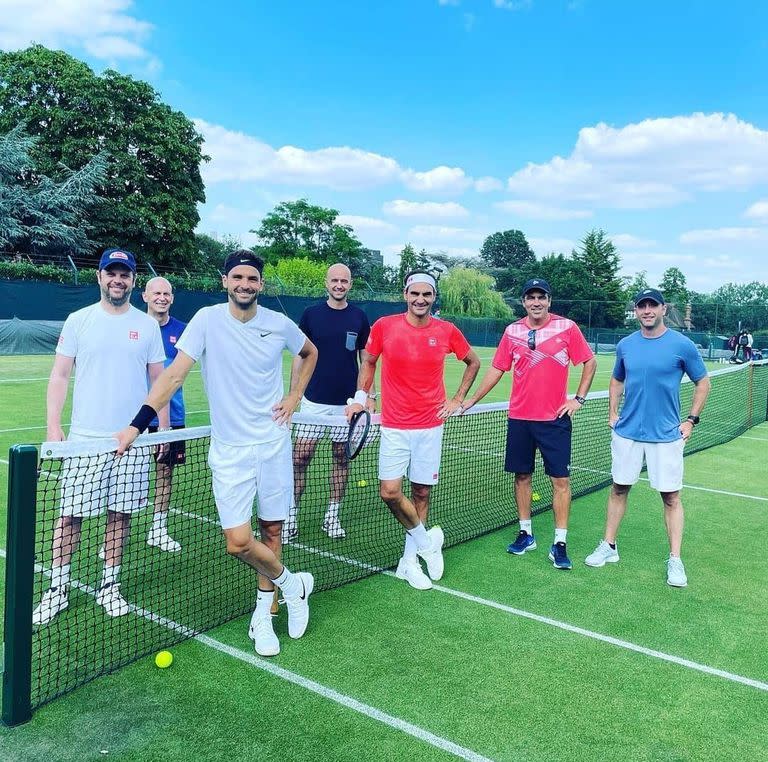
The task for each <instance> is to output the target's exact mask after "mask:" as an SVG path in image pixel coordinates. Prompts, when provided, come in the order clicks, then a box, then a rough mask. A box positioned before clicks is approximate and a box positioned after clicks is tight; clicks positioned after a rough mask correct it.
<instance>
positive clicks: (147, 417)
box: [131, 405, 157, 434]
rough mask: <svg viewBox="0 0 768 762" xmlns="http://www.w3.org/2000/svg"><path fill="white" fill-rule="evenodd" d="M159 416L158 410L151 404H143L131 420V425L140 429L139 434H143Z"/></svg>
mask: <svg viewBox="0 0 768 762" xmlns="http://www.w3.org/2000/svg"><path fill="white" fill-rule="evenodd" d="M156 417H157V411H156V410H155V409H154V408H153V407H151V406H150V405H142V406H141V409H140V410H139V412H138V413H136V417H135V418H134V419H133V420H132V421H131V426H133V428H134V429H138V430H139V434H143V433H144V432H145V431H146V430H147V426H149V424H150V423H152V421H153V420H154V419H155V418H156Z"/></svg>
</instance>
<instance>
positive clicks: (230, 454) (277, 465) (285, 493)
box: [208, 437, 293, 529]
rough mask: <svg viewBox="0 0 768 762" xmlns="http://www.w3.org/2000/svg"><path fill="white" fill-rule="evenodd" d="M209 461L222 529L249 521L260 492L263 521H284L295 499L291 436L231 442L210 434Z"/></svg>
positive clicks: (259, 512) (259, 514)
mask: <svg viewBox="0 0 768 762" xmlns="http://www.w3.org/2000/svg"><path fill="white" fill-rule="evenodd" d="M208 465H209V466H210V467H211V472H212V474H213V497H214V498H215V500H216V508H217V509H218V511H219V519H220V520H221V526H222V528H223V529H233V528H234V527H238V526H240V525H241V524H249V523H250V521H251V518H252V516H253V500H254V498H255V497H256V495H257V494H258V496H259V509H258V516H259V518H260V519H262V520H263V521H285V519H287V518H288V510H289V508H290V505H291V502H292V501H293V464H292V458H291V439H290V437H281V438H280V439H276V440H274V441H272V442H264V443H262V444H251V445H228V444H224V443H223V442H219V441H217V440H216V439H213V438H211V447H210V450H209V451H208Z"/></svg>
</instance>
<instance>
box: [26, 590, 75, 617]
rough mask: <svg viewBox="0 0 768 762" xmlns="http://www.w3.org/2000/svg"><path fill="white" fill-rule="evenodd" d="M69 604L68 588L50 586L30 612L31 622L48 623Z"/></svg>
mask: <svg viewBox="0 0 768 762" xmlns="http://www.w3.org/2000/svg"><path fill="white" fill-rule="evenodd" d="M67 606H69V590H68V589H67V588H66V587H65V586H63V585H62V586H61V587H52V588H50V589H49V590H47V591H46V592H45V593H43V597H42V598H41V599H40V603H39V604H38V605H37V608H36V609H35V610H34V611H33V612H32V624H34V625H42V624H48V622H50V621H51V620H52V619H53V618H54V617H55V616H56V615H57V614H60V613H61V612H62V611H64V609H66V608H67Z"/></svg>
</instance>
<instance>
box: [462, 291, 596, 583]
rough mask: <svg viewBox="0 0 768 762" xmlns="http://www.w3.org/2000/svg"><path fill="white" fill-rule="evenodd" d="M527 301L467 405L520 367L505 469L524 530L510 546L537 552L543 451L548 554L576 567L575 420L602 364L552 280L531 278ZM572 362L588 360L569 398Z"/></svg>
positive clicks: (514, 388) (563, 564)
mask: <svg viewBox="0 0 768 762" xmlns="http://www.w3.org/2000/svg"><path fill="white" fill-rule="evenodd" d="M522 302H523V307H525V311H526V313H527V315H526V317H524V318H523V319H522V320H518V321H517V322H516V323H512V324H511V325H509V326H507V328H506V330H505V331H504V335H503V336H502V337H501V341H500V342H499V346H498V348H497V350H496V354H495V355H494V358H493V362H492V364H491V367H490V368H489V369H488V372H487V373H486V374H485V377H484V378H483V380H482V382H481V383H480V387H479V388H478V390H477V391H476V392H475V394H474V395H473V397H472V398H471V399H470V400H467V402H465V403H464V405H463V408H464V410H468V409H469V408H471V407H472V405H474V404H475V403H477V402H478V401H479V400H481V399H482V398H483V397H484V396H485V395H486V394H488V392H489V391H491V389H493V387H494V386H496V384H497V383H498V382H499V380H500V379H501V377H502V376H503V375H504V373H505V372H506V371H509V370H511V371H512V372H513V376H514V382H513V384H512V396H511V397H510V400H509V421H508V422H507V454H506V462H505V464H504V469H505V470H506V471H509V472H511V473H514V474H515V502H516V503H517V511H518V516H519V518H520V531H519V533H518V535H517V539H516V540H515V541H514V542H513V543H511V544H510V545H509V546H508V547H507V551H508V552H509V553H513V554H515V555H518V556H519V555H522V554H523V553H525V552H526V551H529V550H535V549H536V539H535V537H534V535H533V529H532V523H531V499H532V488H531V485H532V476H533V467H534V462H535V457H536V449H537V448H538V450H539V452H540V453H541V457H542V460H543V461H544V471H545V473H546V474H547V475H548V476H549V477H550V479H551V480H552V493H553V496H552V510H553V512H554V516H555V539H554V542H553V543H552V547H551V549H550V552H549V559H550V561H552V563H553V564H554V566H555V568H557V569H570V568H572V564H571V561H570V559H569V558H568V553H567V550H566V537H567V532H568V514H569V512H570V508H571V483H570V468H571V417H572V416H573V414H574V413H575V412H576V411H577V410H578V409H579V408H580V407H581V406H582V405H583V404H584V403H585V402H586V396H587V392H588V391H589V387H590V385H591V384H592V379H593V377H594V375H595V368H596V365H597V364H596V362H595V358H594V356H593V354H592V350H591V349H590V348H589V345H588V344H587V342H586V340H585V339H584V335H583V334H582V332H581V330H580V329H579V327H578V326H577V325H576V323H574V322H573V321H572V320H568V319H567V318H563V317H559V316H558V315H554V314H552V313H550V311H549V308H550V305H551V304H552V290H551V289H550V287H549V284H548V283H547V282H546V281H545V280H542V279H541V278H534V279H532V280H529V281H528V282H527V283H526V284H525V285H524V286H523V298H522ZM569 363H572V364H573V365H582V370H581V380H580V381H579V388H578V390H577V392H576V396H575V397H574V398H573V399H568V398H567V396H566V395H567V391H568V365H569Z"/></svg>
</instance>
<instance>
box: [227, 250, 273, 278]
mask: <svg viewBox="0 0 768 762" xmlns="http://www.w3.org/2000/svg"><path fill="white" fill-rule="evenodd" d="M238 265H250V266H251V267H255V268H256V269H257V270H258V271H259V273H261V272H262V271H263V270H264V260H263V259H262V258H261V257H259V256H257V255H256V254H254V253H253V252H252V251H250V250H248V249H239V250H238V251H233V252H232V253H231V254H227V258H226V259H225V260H224V275H228V274H229V271H230V270H231V269H232V268H233V267H237V266H238Z"/></svg>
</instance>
